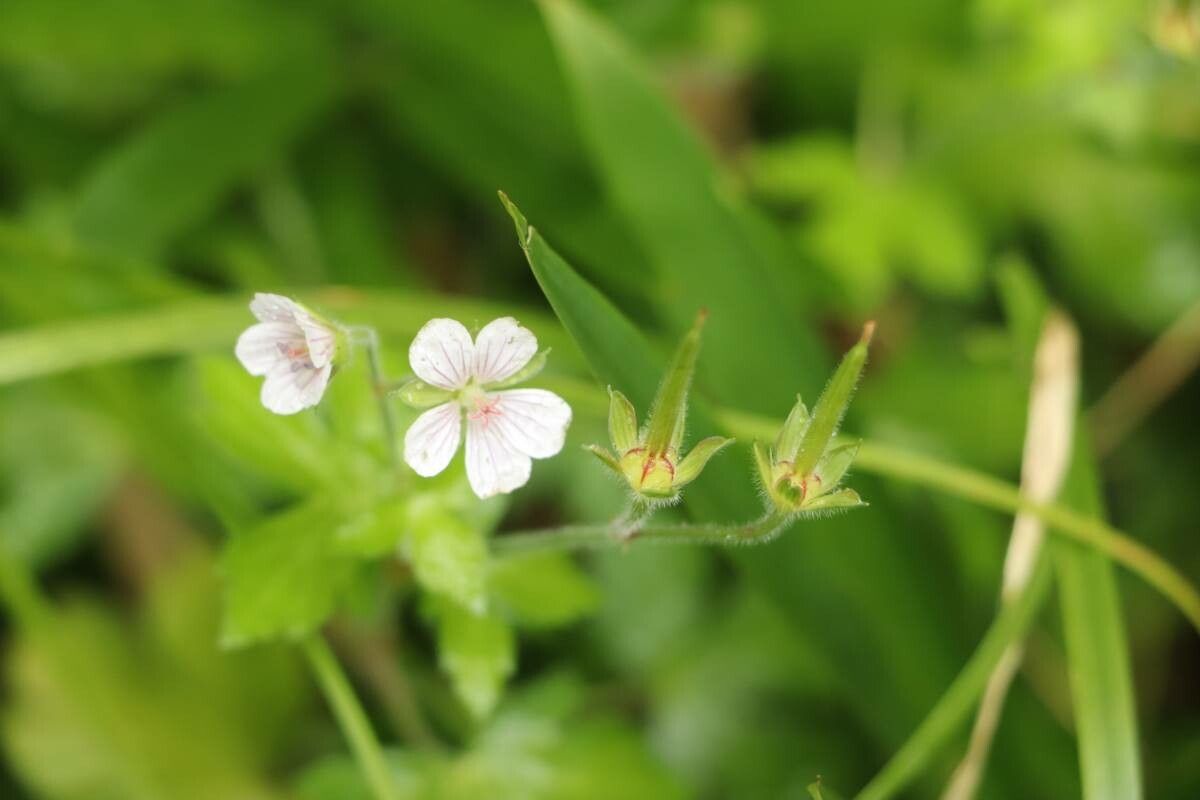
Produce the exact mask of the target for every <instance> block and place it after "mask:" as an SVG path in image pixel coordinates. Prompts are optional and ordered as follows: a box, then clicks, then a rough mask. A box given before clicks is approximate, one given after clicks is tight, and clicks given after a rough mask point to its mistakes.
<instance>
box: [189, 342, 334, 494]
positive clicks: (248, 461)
mask: <svg viewBox="0 0 1200 800" xmlns="http://www.w3.org/2000/svg"><path fill="white" fill-rule="evenodd" d="M195 371H196V383H197V390H198V391H196V392H195V393H194V394H193V395H192V400H191V404H192V407H191V409H190V411H191V415H192V418H193V419H194V420H195V423H196V425H197V426H198V427H200V428H201V429H202V430H203V431H204V432H205V433H206V434H207V435H208V436H211V437H212V438H213V440H214V441H215V442H216V443H217V446H218V447H219V448H220V449H222V450H224V451H226V452H227V453H228V454H229V455H230V456H232V458H233V459H234V460H235V461H237V462H238V463H240V464H242V465H244V466H246V467H248V468H249V469H251V470H252V471H254V472H258V473H260V474H262V475H263V476H265V477H267V478H269V479H271V480H272V481H273V482H275V483H277V484H278V485H280V486H283V487H287V488H290V489H293V490H296V491H306V490H311V489H314V488H317V487H320V486H328V485H331V484H334V483H336V482H337V481H338V478H339V469H338V466H339V463H340V453H339V451H338V449H337V447H336V445H335V443H334V442H332V441H331V440H330V437H329V435H328V433H327V431H326V429H325V427H324V426H323V425H322V423H321V420H320V419H319V417H318V416H317V414H316V413H315V412H306V413H301V414H293V415H290V416H280V415H278V414H272V413H271V412H269V411H267V410H266V409H265V408H263V406H262V402H261V401H260V400H259V394H260V390H261V386H262V379H261V378H256V377H254V376H252V375H249V374H247V373H246V371H245V370H244V369H242V367H241V365H240V364H238V363H237V361H235V360H234V359H233V358H232V357H226V358H216V357H213V358H203V359H200V360H199V361H197V362H196V365H195Z"/></svg>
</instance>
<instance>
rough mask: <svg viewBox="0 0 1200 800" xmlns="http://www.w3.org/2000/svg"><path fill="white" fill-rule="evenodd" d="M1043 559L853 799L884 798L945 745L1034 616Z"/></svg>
mask: <svg viewBox="0 0 1200 800" xmlns="http://www.w3.org/2000/svg"><path fill="white" fill-rule="evenodd" d="M1049 562H1050V560H1049V559H1048V558H1045V557H1039V558H1038V560H1037V564H1036V565H1035V567H1034V571H1033V575H1032V577H1031V578H1030V581H1029V583H1028V584H1027V585H1026V586H1025V588H1024V589H1023V590H1022V591H1021V593H1020V594H1019V595H1018V596H1017V597H1015V598H1014V599H1013V602H1011V603H1009V604H1008V605H1006V606H1004V607H1003V608H1002V609H1001V611H1000V613H999V614H998V615H997V616H996V620H995V622H993V623H992V625H991V627H990V628H988V631H987V633H986V634H985V635H984V637H983V639H982V640H981V641H980V643H979V646H978V647H977V648H976V649H975V652H974V653H973V654H972V655H971V659H970V660H969V661H968V662H967V663H966V664H965V665H964V666H963V668H962V671H961V672H959V674H958V677H956V678H955V679H954V682H953V683H951V684H950V686H949V687H948V688H947V689H946V691H945V693H944V694H943V695H942V697H941V699H940V700H938V702H937V704H936V705H934V707H933V708H931V709H930V710H929V713H928V714H927V715H926V716H925V719H924V720H922V721H921V724H920V725H919V726H918V727H917V729H916V730H915V731H913V734H912V736H910V737H909V739H908V741H906V742H905V743H904V745H903V746H902V747H901V748H900V749H899V750H897V751H896V754H895V755H894V756H892V758H891V759H890V760H889V761H888V763H887V764H886V765H885V766H884V768H883V769H882V770H880V771H879V774H878V775H876V776H875V777H874V778H872V779H871V782H870V783H868V784H867V785H866V786H865V787H864V788H863V790H862V791H861V792H859V793H858V794H857V795H856V796H855V797H856V800H886V798H889V797H893V796H895V795H896V794H897V793H899V792H900V791H902V790H903V789H904V787H906V786H908V785H909V784H910V783H912V781H913V780H914V779H915V778H916V777H917V775H919V774H920V773H921V771H922V770H924V769H925V767H927V766H928V765H929V764H930V763H931V762H932V761H933V759H934V758H936V757H937V755H938V754H939V753H941V752H942V751H943V749H944V748H945V747H946V746H947V745H948V744H949V742H950V740H951V739H952V738H953V737H954V735H955V734H956V733H957V732H958V731H959V729H960V728H961V727H962V726H963V725H964V724H965V723H966V721H967V718H968V717H969V716H970V714H971V711H972V710H973V709H974V708H975V703H976V701H977V700H978V699H979V695H980V693H982V692H983V688H984V686H985V685H986V684H987V681H988V676H990V675H991V674H992V671H993V670H994V669H995V668H996V664H998V663H999V662H1000V659H1001V658H1002V657H1003V656H1004V653H1005V651H1006V650H1008V648H1009V647H1010V646H1012V644H1013V643H1014V642H1017V641H1019V640H1020V639H1021V638H1022V637H1023V636H1024V635H1025V632H1026V631H1028V630H1029V626H1030V625H1032V624H1033V621H1034V620H1035V619H1036V618H1037V614H1038V611H1039V610H1040V609H1041V607H1042V604H1043V603H1044V602H1045V599H1046V593H1047V590H1048V589H1049V586H1050V563H1049Z"/></svg>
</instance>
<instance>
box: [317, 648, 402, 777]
mask: <svg viewBox="0 0 1200 800" xmlns="http://www.w3.org/2000/svg"><path fill="white" fill-rule="evenodd" d="M301 647H302V648H303V650H304V654H305V655H306V656H307V657H308V663H309V666H310V667H312V671H313V674H315V675H316V677H317V683H319V684H320V686H321V691H322V692H323V693H324V694H325V699H326V700H327V701H328V702H329V706H330V708H332V709H333V713H334V716H335V717H336V718H337V721H338V725H339V726H340V727H341V729H342V734H343V735H344V736H345V737H346V741H347V742H348V743H349V744H350V750H351V751H352V752H353V753H354V758H355V760H356V761H358V767H359V769H360V770H361V771H362V774H363V778H365V779H366V782H367V785H368V786H370V787H371V791H372V793H373V794H374V795H375V798H376V800H397V795H396V788H395V785H394V784H393V782H392V776H391V772H390V771H389V770H388V765H387V762H386V761H385V760H384V757H383V750H382V749H381V748H380V746H379V740H378V739H377V738H376V736H375V731H374V730H373V729H372V728H371V722H370V720H368V719H367V714H366V712H365V711H364V710H363V707H362V704H361V703H359V701H358V697H357V696H355V694H354V689H353V688H352V687H351V686H350V681H349V680H348V679H347V678H346V673H345V672H344V671H342V665H341V664H339V663H338V660H337V658H336V657H335V656H334V655H333V651H332V650H330V649H329V645H328V644H327V643H326V642H325V640H324V639H323V638H321V636H320V635H319V634H314V635H312V636H309V637H308V638H307V639H305V640H304V641H303V643H302V644H301Z"/></svg>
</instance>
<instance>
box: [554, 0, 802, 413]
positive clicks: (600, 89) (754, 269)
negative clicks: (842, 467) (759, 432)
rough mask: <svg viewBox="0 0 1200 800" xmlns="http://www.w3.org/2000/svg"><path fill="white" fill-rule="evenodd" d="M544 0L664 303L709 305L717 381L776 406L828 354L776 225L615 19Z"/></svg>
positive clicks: (611, 181)
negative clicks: (735, 188)
mask: <svg viewBox="0 0 1200 800" xmlns="http://www.w3.org/2000/svg"><path fill="white" fill-rule="evenodd" d="M541 8H542V13H543V14H544V15H545V17H546V21H547V24H548V27H549V29H550V33H551V37H552V38H553V40H554V43H555V45H556V47H557V50H558V55H559V58H560V60H561V61H562V63H563V67H564V69H565V72H566V75H567V78H568V83H569V85H570V88H571V90H572V93H573V96H574V99H575V102H576V107H577V110H578V116H579V119H580V128H581V129H582V132H583V134H584V138H585V140H586V142H587V143H588V145H589V146H590V148H591V151H592V155H593V158H594V160H595V162H596V165H597V167H598V168H599V170H600V172H601V177H602V180H603V181H604V182H605V183H606V185H607V188H608V190H609V192H610V194H611V196H612V200H613V202H614V203H615V204H616V206H617V207H618V208H619V209H620V210H621V212H622V213H623V215H624V218H625V221H626V222H627V223H628V225H629V227H630V229H631V230H633V231H634V233H635V234H636V235H637V237H638V238H639V240H640V242H641V244H642V246H643V247H644V249H645V251H646V252H647V253H648V254H649V256H650V259H651V261H652V262H653V264H654V266H655V268H656V272H657V273H658V274H659V277H660V281H661V283H660V286H659V289H660V291H658V292H655V293H654V296H656V297H661V298H663V299H662V301H661V305H660V308H661V310H662V311H663V312H664V313H665V314H666V315H667V316H668V318H671V319H672V320H673V321H674V323H675V325H676V326H677V327H678V328H683V327H684V326H686V325H689V324H690V323H691V315H692V313H693V312H694V311H695V310H696V309H698V308H708V309H709V310H710V311H711V312H712V330H711V331H710V332H709V340H710V347H711V356H712V357H711V359H706V360H705V363H704V364H703V365H702V366H701V370H700V372H701V374H702V375H705V376H707V378H708V380H706V381H705V383H706V385H707V386H708V388H709V389H710V390H711V391H713V393H714V395H715V396H716V397H718V398H719V399H722V400H725V401H730V400H733V399H738V400H740V401H743V405H744V406H745V407H749V408H754V409H755V410H764V411H766V410H774V409H773V408H772V407H771V403H770V401H771V398H775V397H780V396H786V395H788V394H791V393H793V392H794V391H795V389H796V386H797V385H798V384H799V383H800V382H801V377H802V373H801V372H800V370H801V369H803V368H805V367H806V366H807V365H816V366H817V367H819V366H820V365H821V364H822V363H823V361H824V356H823V353H822V352H821V350H820V348H819V346H818V344H817V342H816V339H815V337H814V336H813V335H812V333H811V331H809V330H808V329H807V328H805V327H804V326H803V325H802V323H801V322H800V320H801V319H803V312H802V311H801V312H800V313H799V314H798V313H797V309H798V308H802V302H803V298H802V297H801V296H800V294H799V291H798V286H797V284H795V283H790V282H789V280H791V278H792V277H793V276H794V271H793V270H791V269H788V268H787V267H785V266H784V265H782V264H780V263H778V262H777V261H776V259H774V258H773V251H772V249H771V248H770V247H769V246H768V245H766V244H765V243H764V241H763V236H762V235H761V234H762V233H763V232H764V231H767V230H769V225H767V224H766V223H764V222H762V221H761V220H760V219H758V218H757V217H755V215H753V213H752V212H751V211H749V210H748V209H747V208H745V207H744V206H742V205H741V204H740V203H739V202H738V201H737V200H735V199H732V198H731V197H730V196H729V194H728V193H726V192H723V191H722V189H721V188H720V187H721V176H720V175H719V174H718V172H717V170H716V168H715V166H714V164H713V161H712V158H711V157H710V156H709V154H708V153H706V152H705V150H704V147H703V146H702V145H701V143H700V140H699V138H698V137H697V135H696V134H695V133H694V132H693V131H692V130H690V129H689V128H688V126H687V125H686V124H685V122H684V121H683V119H682V118H681V116H680V115H679V113H678V112H677V111H676V110H675V109H674V108H673V107H672V106H671V104H670V103H669V102H668V101H667V98H666V97H665V96H664V95H663V94H662V92H661V91H660V90H659V88H658V86H657V85H656V81H655V80H654V78H653V76H652V75H651V74H650V72H649V70H648V69H647V68H646V66H645V65H644V64H643V63H642V62H641V60H640V59H639V58H638V57H637V56H636V55H635V54H634V53H633V52H632V50H631V49H630V47H629V46H628V45H627V44H626V43H625V42H624V41H622V40H621V39H620V37H619V35H618V34H617V33H616V32H615V31H614V30H612V29H611V28H610V27H609V26H608V25H607V24H606V23H604V22H603V21H602V20H601V19H600V18H599V17H598V16H597V15H596V14H594V13H593V12H592V11H590V10H588V9H586V8H585V7H584V6H583V5H582V4H580V3H577V2H573V1H572V0H545V1H544V2H542V3H541ZM748 354H752V357H747V356H748ZM764 363H769V364H770V365H771V366H770V368H769V369H764V368H763V364H764ZM802 365H804V366H802ZM751 386H752V387H754V390H755V391H754V393H750V392H748V391H747V388H748V387H751ZM746 404H748V405H746Z"/></svg>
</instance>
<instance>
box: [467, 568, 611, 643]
mask: <svg viewBox="0 0 1200 800" xmlns="http://www.w3.org/2000/svg"><path fill="white" fill-rule="evenodd" d="M488 588H489V590H490V592H491V595H492V597H493V599H495V600H496V602H497V603H499V605H500V607H501V608H502V609H504V610H505V611H507V612H508V613H509V614H511V615H512V616H513V617H514V618H515V619H516V621H517V622H518V623H519V624H521V625H526V626H528V627H531V628H556V627H559V626H562V625H568V624H570V623H572V622H575V621H576V620H578V619H580V618H581V617H584V616H586V615H588V614H590V613H591V612H592V611H594V610H595V608H596V606H597V604H598V602H599V599H600V594H599V592H598V591H597V589H596V586H595V584H594V583H593V582H592V581H591V579H590V578H588V576H587V575H586V574H585V573H584V572H583V570H581V569H580V568H579V567H578V566H577V565H576V564H575V562H574V561H572V560H571V557H570V556H569V555H567V554H565V553H544V554H535V555H528V556H515V557H513V558H504V559H499V560H497V561H496V562H495V563H494V564H493V566H492V569H491V573H490V574H489V576H488Z"/></svg>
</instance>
